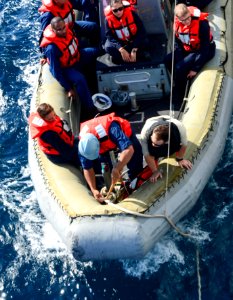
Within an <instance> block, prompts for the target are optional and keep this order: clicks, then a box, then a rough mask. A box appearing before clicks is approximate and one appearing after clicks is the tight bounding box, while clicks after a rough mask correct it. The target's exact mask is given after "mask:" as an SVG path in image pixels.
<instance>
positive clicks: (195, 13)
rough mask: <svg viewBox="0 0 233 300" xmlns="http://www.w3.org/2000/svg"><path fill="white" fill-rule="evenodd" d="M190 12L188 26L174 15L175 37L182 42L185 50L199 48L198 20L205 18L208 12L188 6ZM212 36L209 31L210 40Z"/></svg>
mask: <svg viewBox="0 0 233 300" xmlns="http://www.w3.org/2000/svg"><path fill="white" fill-rule="evenodd" d="M188 10H189V11H190V14H191V18H192V20H191V24H190V25H189V26H187V25H185V24H183V23H182V22H180V21H179V19H178V18H177V17H175V23H174V31H175V34H176V37H177V38H178V39H179V40H180V41H181V42H182V44H183V47H184V49H185V51H188V52H190V51H193V50H198V49H199V48H200V36H199V28H200V21H203V20H207V17H208V15H209V14H208V13H202V12H201V11H200V10H199V9H198V8H197V7H194V6H188ZM212 38H213V36H212V34H211V31H210V41H211V40H212Z"/></svg>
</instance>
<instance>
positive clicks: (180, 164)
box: [178, 159, 193, 170]
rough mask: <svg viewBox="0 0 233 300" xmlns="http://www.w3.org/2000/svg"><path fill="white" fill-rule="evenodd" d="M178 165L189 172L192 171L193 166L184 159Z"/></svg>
mask: <svg viewBox="0 0 233 300" xmlns="http://www.w3.org/2000/svg"><path fill="white" fill-rule="evenodd" d="M178 165H179V166H180V167H181V168H183V169H187V170H191V169H192V166H193V164H192V163H191V161H189V160H187V159H182V160H180V161H179V162H178Z"/></svg>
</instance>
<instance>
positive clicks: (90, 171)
mask: <svg viewBox="0 0 233 300" xmlns="http://www.w3.org/2000/svg"><path fill="white" fill-rule="evenodd" d="M104 118H107V123H106V119H105V120H104ZM95 119H99V121H93V122H94V123H93V122H92V120H89V121H86V122H85V123H84V124H83V125H82V124H81V131H80V137H81V138H80V141H79V158H80V162H81V166H82V168H83V172H84V177H85V179H86V181H87V183H88V185H89V187H90V189H91V191H92V193H93V196H94V197H95V199H96V200H97V201H99V202H102V199H101V198H102V196H101V194H100V192H99V190H98V189H97V187H96V180H95V170H97V169H98V166H99V162H105V163H106V162H107V163H108V164H109V166H110V169H112V171H111V177H112V184H115V183H116V182H117V181H118V180H119V179H120V178H121V172H122V170H123V168H124V167H125V166H126V165H127V167H128V176H129V179H130V180H133V179H134V178H136V176H137V175H138V174H139V173H140V172H141V171H142V169H143V155H142V148H141V144H140V143H139V141H138V139H137V137H136V136H135V134H134V133H133V132H132V129H131V127H128V125H127V121H126V120H124V119H121V118H119V119H118V120H117V117H116V118H115V117H113V118H112V117H111V114H110V115H106V116H103V117H98V118H95ZM96 122H97V123H99V125H97V126H95V125H94V127H93V124H97V123H96ZM119 122H121V125H120V123H119ZM122 122H126V127H124V126H122ZM106 124H107V125H106ZM88 127H89V129H90V130H88V132H86V129H87V128H88ZM91 128H92V129H91ZM95 128H96V130H97V132H98V133H99V134H100V136H101V137H100V136H99V134H97V132H96V131H95ZM94 132H96V134H94ZM97 136H98V138H97ZM116 149H118V150H119V156H118V160H117V162H116V164H114V165H113V166H112V163H111V160H110V156H109V151H110V150H116ZM100 153H101V154H100ZM98 171H99V172H100V166H99V169H98Z"/></svg>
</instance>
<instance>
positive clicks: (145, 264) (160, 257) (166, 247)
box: [122, 239, 184, 279]
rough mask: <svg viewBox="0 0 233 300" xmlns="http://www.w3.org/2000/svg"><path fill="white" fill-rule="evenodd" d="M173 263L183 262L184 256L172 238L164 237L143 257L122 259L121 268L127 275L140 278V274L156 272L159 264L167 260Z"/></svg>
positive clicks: (148, 275) (147, 275)
mask: <svg viewBox="0 0 233 300" xmlns="http://www.w3.org/2000/svg"><path fill="white" fill-rule="evenodd" d="M171 259H172V260H173V261H174V262H175V263H179V264H182V265H183V264H184V256H183V253H182V252H181V251H179V249H178V248H177V246H176V244H175V242H174V241H172V240H167V239H164V240H163V241H162V242H158V243H157V244H156V245H155V248H154V250H153V251H151V252H150V253H149V254H147V255H146V257H145V258H144V259H141V260H138V261H131V260H123V261H122V263H123V268H124V270H125V272H126V274H127V275H130V276H133V277H137V278H139V279H140V278H141V276H142V275H143V276H145V277H146V278H147V277H150V275H151V274H153V273H156V272H157V271H158V270H159V268H160V266H161V265H162V264H164V263H165V262H167V261H169V260H171Z"/></svg>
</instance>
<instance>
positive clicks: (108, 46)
mask: <svg viewBox="0 0 233 300" xmlns="http://www.w3.org/2000/svg"><path fill="white" fill-rule="evenodd" d="M124 2H125V1H124ZM105 17H106V21H105V23H106V25H105V26H106V34H105V35H106V41H105V44H104V49H105V51H106V52H107V53H108V54H109V55H110V56H112V61H113V62H114V63H116V64H120V63H124V62H127V63H131V62H136V61H139V60H143V59H145V54H147V53H148V52H146V50H147V47H148V41H147V37H146V31H145V28H144V25H143V22H142V21H141V19H140V18H139V16H138V15H137V13H136V12H135V10H134V9H133V8H132V6H130V5H129V6H124V4H123V2H122V0H111V2H110V6H108V7H106V9H105Z"/></svg>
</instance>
